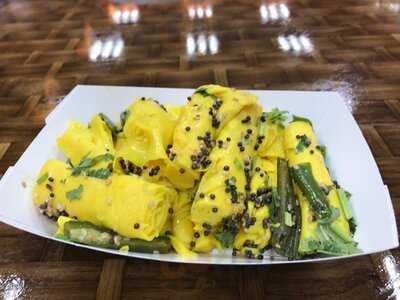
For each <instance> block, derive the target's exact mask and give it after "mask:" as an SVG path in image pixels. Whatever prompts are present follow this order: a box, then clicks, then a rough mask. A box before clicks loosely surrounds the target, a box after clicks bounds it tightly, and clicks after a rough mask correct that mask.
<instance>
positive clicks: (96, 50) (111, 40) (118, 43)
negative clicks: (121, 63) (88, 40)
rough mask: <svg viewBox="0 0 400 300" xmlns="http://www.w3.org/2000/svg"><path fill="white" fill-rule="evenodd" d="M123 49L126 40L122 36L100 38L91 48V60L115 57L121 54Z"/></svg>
mask: <svg viewBox="0 0 400 300" xmlns="http://www.w3.org/2000/svg"><path fill="white" fill-rule="evenodd" d="M123 49H124V41H123V39H122V38H121V37H117V38H115V37H108V38H106V39H104V40H100V39H98V40H96V41H95V42H94V43H93V44H92V46H91V47H90V48H89V59H90V60H91V61H98V60H109V59H115V58H117V57H119V56H121V54H122V51H123Z"/></svg>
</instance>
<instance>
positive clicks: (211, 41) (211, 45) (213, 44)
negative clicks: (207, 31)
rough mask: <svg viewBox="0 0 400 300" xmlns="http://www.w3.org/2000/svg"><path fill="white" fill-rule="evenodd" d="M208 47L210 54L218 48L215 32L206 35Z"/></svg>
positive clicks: (214, 52)
mask: <svg viewBox="0 0 400 300" xmlns="http://www.w3.org/2000/svg"><path fill="white" fill-rule="evenodd" d="M208 49H209V50H210V53H211V54H217V53H218V50H219V41H218V39H217V37H216V35H215V34H211V35H210V36H209V37H208Z"/></svg>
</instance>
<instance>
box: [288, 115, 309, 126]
mask: <svg viewBox="0 0 400 300" xmlns="http://www.w3.org/2000/svg"><path fill="white" fill-rule="evenodd" d="M292 122H306V123H308V124H310V125H311V127H312V126H313V124H312V122H311V121H310V120H309V119H307V118H303V117H299V116H296V115H293V120H292Z"/></svg>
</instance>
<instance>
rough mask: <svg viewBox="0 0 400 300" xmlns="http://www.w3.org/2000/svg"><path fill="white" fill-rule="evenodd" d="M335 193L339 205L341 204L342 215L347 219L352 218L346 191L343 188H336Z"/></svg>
mask: <svg viewBox="0 0 400 300" xmlns="http://www.w3.org/2000/svg"><path fill="white" fill-rule="evenodd" d="M337 194H338V197H339V200H340V205H341V206H342V209H343V212H344V215H345V217H346V219H347V220H350V219H351V218H353V210H352V209H351V205H350V201H349V198H348V197H347V194H346V191H345V190H344V189H337Z"/></svg>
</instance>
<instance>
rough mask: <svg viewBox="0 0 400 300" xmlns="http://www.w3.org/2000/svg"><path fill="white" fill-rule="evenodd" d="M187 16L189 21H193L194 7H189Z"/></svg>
mask: <svg viewBox="0 0 400 300" xmlns="http://www.w3.org/2000/svg"><path fill="white" fill-rule="evenodd" d="M188 15H189V18H190V19H194V17H195V16H196V10H195V9H194V7H192V6H191V7H189V9H188Z"/></svg>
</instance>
